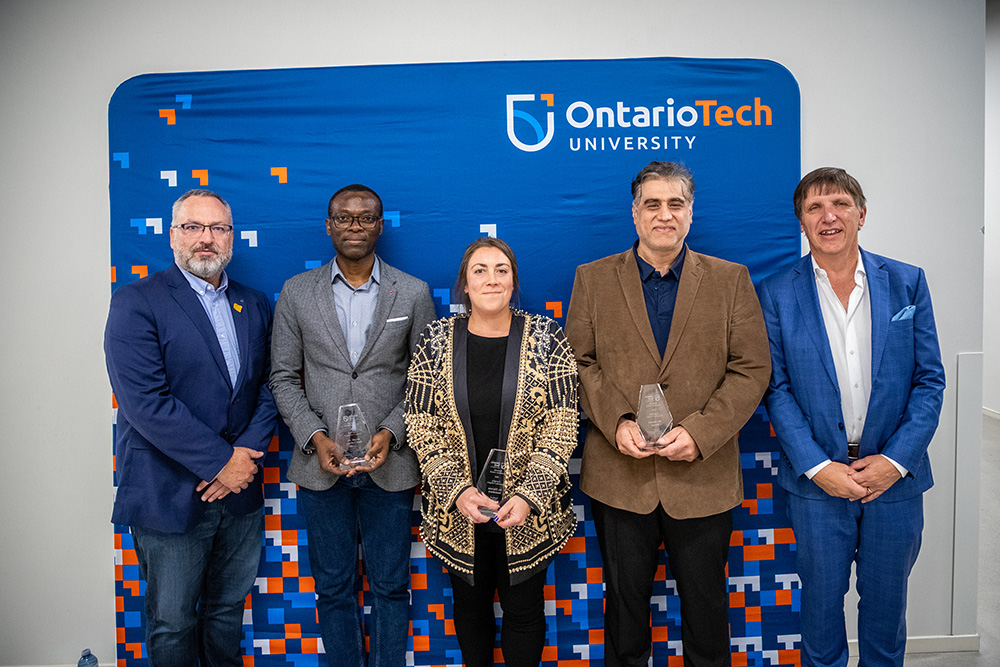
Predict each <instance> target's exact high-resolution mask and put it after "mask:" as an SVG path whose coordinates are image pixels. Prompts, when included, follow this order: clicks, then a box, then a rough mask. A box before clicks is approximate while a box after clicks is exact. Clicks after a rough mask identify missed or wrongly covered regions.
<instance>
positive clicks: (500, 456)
mask: <svg viewBox="0 0 1000 667" xmlns="http://www.w3.org/2000/svg"><path fill="white" fill-rule="evenodd" d="M506 470H507V450H506V449H491V450H490V455H489V456H487V457H486V465H484V466H483V472H482V473H481V474H480V475H479V481H478V482H477V483H476V488H477V489H479V491H480V493H482V494H483V495H484V496H488V497H489V498H490V500H495V501H496V502H498V503H500V504H501V505H502V504H503V503H502V502H501V500H502V498H503V479H504V473H505V472H506ZM479 513H480V514H482V515H483V516H493V515H495V514H496V512H495V511H494V510H491V509H490V508H489V507H480V508H479Z"/></svg>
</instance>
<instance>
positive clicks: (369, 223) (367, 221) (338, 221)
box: [330, 213, 382, 229]
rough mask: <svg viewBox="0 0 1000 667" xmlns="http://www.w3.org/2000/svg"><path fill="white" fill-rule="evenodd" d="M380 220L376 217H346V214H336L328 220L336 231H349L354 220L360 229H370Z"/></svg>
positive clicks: (367, 215) (368, 215)
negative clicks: (331, 221)
mask: <svg viewBox="0 0 1000 667" xmlns="http://www.w3.org/2000/svg"><path fill="white" fill-rule="evenodd" d="M381 219H382V218H380V217H379V216H377V215H370V214H366V215H347V214H346V213H338V214H337V215H335V216H333V217H332V218H330V220H333V226H334V227H336V228H337V229H350V228H351V227H352V226H353V225H354V221H355V220H357V221H358V224H359V225H361V228H362V229H372V228H373V227H375V225H377V224H378V223H379V221H380V220H381Z"/></svg>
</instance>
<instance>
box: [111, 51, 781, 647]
mask: <svg viewBox="0 0 1000 667" xmlns="http://www.w3.org/2000/svg"><path fill="white" fill-rule="evenodd" d="M109 137H110V145H109V158H110V163H109V166H110V195H111V261H112V267H111V282H112V288H113V289H114V288H116V287H118V286H120V285H122V284H125V283H128V282H131V281H133V280H137V279H139V278H141V277H142V276H145V275H146V274H147V273H150V272H154V271H158V270H161V269H163V268H166V267H167V266H168V265H169V264H170V262H171V261H172V253H171V250H170V247H169V241H168V238H167V231H166V230H167V228H168V227H169V225H170V207H171V204H172V203H173V201H174V200H175V199H176V198H177V197H178V196H180V195H181V194H182V193H184V192H185V191H187V190H188V189H190V188H193V187H206V188H209V189H212V190H215V191H216V192H218V193H219V194H220V195H222V196H223V197H224V198H226V199H227V200H228V201H229V203H230V204H231V205H232V209H233V218H234V224H235V227H236V236H235V240H234V256H233V262H232V264H231V265H230V267H229V269H228V271H229V273H230V275H232V276H233V278H235V279H237V280H239V281H241V282H244V283H247V284H249V285H251V286H253V287H257V288H258V289H261V290H263V291H264V292H265V293H267V294H270V295H274V297H275V298H277V294H278V291H279V290H280V289H281V286H282V284H283V282H284V281H285V280H286V279H287V278H289V277H290V276H292V275H294V274H296V273H300V272H302V271H304V270H306V269H309V268H313V267H315V266H318V265H320V264H321V263H324V262H326V261H328V260H329V259H330V257H331V256H332V255H333V247H332V245H331V243H330V239H329V237H328V236H327V235H326V232H325V227H324V222H323V221H324V218H325V217H326V210H327V202H328V201H329V198H330V196H331V195H332V194H333V192H334V191H335V190H337V189H338V188H340V187H341V186H343V185H347V184H349V183H363V184H365V185H368V186H369V187H371V188H373V189H374V190H375V191H377V192H378V193H379V194H380V195H381V197H382V199H383V202H384V205H385V220H386V222H385V229H384V232H383V234H382V237H381V240H380V241H379V247H378V252H379V254H380V255H381V256H382V257H384V258H385V260H386V261H387V262H389V263H390V264H392V265H394V266H396V267H398V268H400V269H402V270H404V271H406V272H408V273H411V274H413V275H415V276H418V277H419V278H422V279H424V280H426V281H427V282H428V284H429V285H430V286H431V290H432V295H433V296H434V299H435V304H436V306H437V311H438V315H440V316H443V315H447V314H449V313H451V312H454V311H455V310H456V308H457V306H455V305H453V296H452V293H451V287H452V285H453V284H454V281H455V277H456V271H457V268H458V263H459V260H460V258H461V254H462V251H463V250H464V248H465V246H466V245H468V244H469V243H470V242H471V241H472V240H473V239H475V238H476V237H477V236H480V235H491V236H499V237H501V238H503V239H504V240H506V241H507V242H509V243H510V244H511V246H512V247H513V249H514V251H515V253H516V254H517V258H518V264H519V270H520V278H521V288H522V289H521V299H520V303H521V306H522V307H523V308H525V309H526V310H528V311H532V312H539V313H546V314H548V315H550V316H552V317H555V318H556V319H557V320H558V321H559V322H560V323H564V321H565V320H564V315H565V309H566V306H567V305H568V302H569V296H570V290H571V287H572V283H573V275H574V272H575V269H576V266H577V265H579V264H582V263H585V262H589V261H591V260H594V259H597V258H599V257H603V256H605V255H609V254H612V253H615V252H620V251H622V250H625V249H626V248H628V247H629V246H630V245H631V244H632V243H633V241H634V240H635V238H636V235H635V228H634V226H633V224H632V220H631V210H630V205H631V195H630V193H629V184H630V182H631V180H632V178H633V177H634V176H635V174H636V173H637V172H638V171H639V169H641V168H642V167H643V166H644V165H645V164H647V163H648V162H649V161H650V160H675V161H681V162H683V163H684V164H686V165H687V166H688V167H689V168H690V169H691V170H692V171H693V173H694V176H695V181H696V186H697V187H696V192H695V204H694V222H693V224H692V227H691V232H690V235H689V236H688V243H689V245H690V246H691V247H692V248H693V249H695V250H697V251H699V252H705V253H708V254H712V255H717V256H719V257H723V258H725V259H729V260H732V261H736V262H740V263H742V264H746V265H747V266H748V267H749V268H750V273H751V276H752V277H753V279H754V282H755V283H757V282H758V281H759V280H760V279H761V278H763V277H765V276H766V275H769V274H770V273H772V272H774V271H776V270H778V269H780V268H783V267H784V266H787V265H788V264H789V263H790V262H791V261H793V260H795V259H797V258H798V256H799V233H798V223H797V222H796V220H795V217H794V214H793V212H792V207H791V193H792V191H793V189H794V187H795V185H796V183H797V182H798V179H799V93H798V86H797V84H796V82H795V80H794V78H793V77H792V76H791V74H789V72H788V71H787V70H785V69H784V68H783V67H781V66H780V65H778V64H776V63H773V62H769V61H762V60H699V59H677V58H652V59H641V60H638V59H630V60H590V61H539V62H490V63H457V64H431V65H386V66H363V67H337V68H318V69H297V70H264V71H233V72H199V73H179V74H150V75H143V76H139V77H135V78H133V79H130V80H128V81H126V82H125V83H123V84H122V85H121V86H120V87H119V88H118V90H117V91H116V92H115V94H114V96H113V98H112V100H111V103H110V106H109ZM291 446H292V442H291V439H290V437H289V436H288V433H287V431H286V430H285V429H284V427H281V428H280V429H279V431H278V434H277V437H276V438H275V440H274V442H273V445H272V448H271V451H270V452H269V454H268V456H267V458H266V462H265V468H264V473H263V474H264V481H265V487H264V488H265V502H266V515H267V516H266V528H265V546H264V550H263V553H262V559H261V566H260V573H259V576H258V579H257V583H256V584H255V586H254V590H253V593H252V595H251V596H250V598H248V602H247V611H246V614H245V631H246V632H245V644H244V648H245V652H246V655H247V657H246V658H245V664H248V665H319V664H323V656H322V655H321V652H322V651H323V646H322V642H321V641H320V640H319V639H318V638H319V632H318V626H317V623H316V612H315V596H314V593H313V585H312V579H311V577H310V576H309V562H308V553H307V549H306V548H305V545H306V544H307V535H306V532H305V525H304V520H303V518H302V517H301V515H300V514H299V512H298V510H297V504H296V488H295V486H294V485H292V484H289V483H287V481H286V480H285V477H284V474H285V467H286V466H287V462H288V460H289V458H290V457H291ZM741 446H742V449H743V468H744V482H745V486H746V496H747V500H746V501H745V502H744V503H743V506H742V507H741V508H737V511H736V516H735V521H736V530H735V531H734V534H733V541H732V552H731V558H730V565H729V576H730V601H731V607H732V610H731V614H730V633H731V636H732V644H733V652H734V664H738V665H778V664H781V665H786V664H798V650H797V647H798V613H797V612H798V580H797V577H796V576H795V574H794V562H793V555H794V539H793V537H792V535H791V531H790V529H788V527H787V523H786V519H785V516H784V509H783V498H782V496H781V492H780V489H779V488H778V486H777V485H776V484H774V483H773V481H774V476H775V475H776V474H777V469H776V465H777V462H778V455H777V443H776V441H775V440H774V438H773V436H772V435H771V434H770V428H769V425H768V424H767V421H766V415H765V414H764V413H763V411H762V410H758V413H757V414H756V415H754V417H753V418H752V419H751V421H750V423H749V424H748V425H747V426H746V428H744V430H743V432H742V434H741ZM577 456H579V452H577ZM578 468H579V459H578V458H574V460H573V461H572V471H573V472H574V481H575V472H576V471H577V470H578ZM574 506H575V509H576V511H577V516H578V517H579V525H578V529H577V532H576V537H574V538H573V539H572V540H571V541H570V543H569V545H567V548H566V549H564V551H563V552H562V553H561V554H560V555H559V556H558V557H557V558H556V561H555V564H554V566H553V567H551V568H550V569H549V586H548V587H547V589H546V596H547V599H548V601H549V602H548V604H547V610H546V613H547V616H548V640H547V648H546V649H545V654H544V660H545V661H544V663H543V664H546V665H585V664H601V663H602V662H603V660H602V658H603V654H602V634H603V631H602V627H603V584H602V575H601V569H600V565H601V562H600V554H599V551H598V549H597V543H596V538H595V537H594V530H593V523H592V519H591V516H590V508H589V505H588V503H587V501H586V498H585V497H584V496H582V494H579V493H578V492H575V493H574ZM413 522H414V526H416V525H417V522H418V516H417V512H414V515H413ZM115 558H116V566H117V583H116V597H117V620H118V635H117V636H118V658H119V664H124V665H144V664H145V651H144V648H143V644H142V640H143V621H142V617H141V613H140V610H141V609H142V593H143V587H144V584H143V583H142V582H141V580H140V578H139V575H138V566H137V565H136V561H135V554H134V551H133V550H132V544H131V538H130V536H129V533H128V529H127V528H126V527H121V526H119V527H118V529H117V530H116V544H115ZM664 565H665V567H664V568H663V569H662V572H661V573H660V575H658V581H657V584H656V586H657V587H656V591H655V593H654V600H653V607H652V619H653V621H652V622H653V625H654V639H655V644H654V650H653V655H654V659H655V660H656V661H657V664H660V663H661V661H662V662H663V664H669V665H675V664H678V665H679V664H681V658H680V645H679V644H680V642H679V639H680V625H679V614H678V604H679V603H678V599H677V597H676V591H675V590H674V587H673V582H672V580H671V579H670V575H669V568H668V567H666V561H665V559H664ZM411 582H412V590H413V593H412V602H411V635H412V644H411V652H410V653H408V656H407V659H408V664H410V665H444V664H460V663H461V657H460V654H459V652H458V644H457V642H456V641H455V636H454V628H453V626H452V624H451V622H450V618H451V592H450V589H449V583H448V578H447V576H446V575H444V574H443V573H442V568H441V565H440V563H438V562H437V561H435V560H434V559H433V558H430V557H429V556H428V555H427V554H426V552H425V551H424V549H423V545H422V544H421V543H420V542H419V538H418V537H417V536H416V531H414V545H413V559H412V561H411ZM364 595H365V591H364V590H361V591H359V596H360V598H361V599H362V601H363V598H364Z"/></svg>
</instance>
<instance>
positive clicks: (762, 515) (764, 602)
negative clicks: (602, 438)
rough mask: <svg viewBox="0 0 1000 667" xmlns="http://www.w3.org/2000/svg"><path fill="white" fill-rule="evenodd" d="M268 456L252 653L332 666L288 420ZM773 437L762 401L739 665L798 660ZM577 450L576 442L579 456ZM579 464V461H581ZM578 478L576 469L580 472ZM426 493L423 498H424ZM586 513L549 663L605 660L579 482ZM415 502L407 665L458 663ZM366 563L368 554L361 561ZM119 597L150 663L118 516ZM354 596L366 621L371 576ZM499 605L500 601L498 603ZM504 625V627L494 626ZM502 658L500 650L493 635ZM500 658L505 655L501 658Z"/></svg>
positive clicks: (751, 433)
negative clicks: (293, 478) (292, 467)
mask: <svg viewBox="0 0 1000 667" xmlns="http://www.w3.org/2000/svg"><path fill="white" fill-rule="evenodd" d="M279 432H280V434H281V437H280V438H275V440H274V441H273V443H272V447H271V449H270V451H268V453H267V455H266V457H265V459H264V467H263V475H264V497H265V507H264V511H265V518H264V546H263V549H262V551H261V562H260V569H259V572H258V574H257V580H256V583H255V584H254V587H253V590H252V591H251V593H250V595H249V596H248V598H247V603H246V610H245V612H244V626H243V627H244V639H243V650H244V654H245V657H244V664H245V665H248V666H249V665H257V666H260V667H270V666H278V665H282V666H284V665H294V666H296V667H302V666H315V667H319V666H320V665H325V664H326V663H325V655H324V647H323V642H322V640H321V638H320V634H319V626H318V624H317V619H316V604H315V593H314V586H313V580H312V577H311V576H310V573H309V572H310V570H309V554H308V549H307V544H308V536H307V534H306V529H305V519H304V517H303V515H302V514H301V513H300V512H299V511H298V506H297V499H296V490H297V487H296V486H295V485H294V484H290V483H289V482H287V481H286V480H285V469H286V467H287V466H288V462H289V461H290V459H291V448H292V445H293V443H292V441H291V438H290V436H289V435H288V432H287V431H286V430H285V429H284V427H282V428H281V429H280V431H279ZM776 447H777V441H776V440H775V438H774V437H773V435H772V433H771V430H770V424H769V423H768V422H767V420H766V415H765V413H764V411H763V409H762V408H760V409H758V411H757V413H756V414H754V416H753V417H752V418H751V419H750V422H749V423H748V424H747V425H746V426H745V427H744V428H743V430H742V431H741V433H740V448H741V451H742V455H741V456H742V467H743V481H744V486H745V495H746V500H744V502H743V504H742V506H741V507H738V508H736V510H734V517H733V523H734V530H733V535H732V540H731V543H730V553H729V603H730V612H729V631H730V636H731V645H732V651H733V664H734V665H746V666H752V667H763V666H765V665H768V666H769V665H798V664H799V650H798V646H799V620H798V612H799V580H798V577H797V576H796V575H795V568H794V565H795V563H794V555H795V539H794V536H793V535H792V531H791V528H789V527H788V523H787V519H786V518H785V513H784V497H783V493H782V491H781V489H780V487H778V485H777V483H776V476H777V465H778V454H777V451H776ZM579 454H580V448H578V450H577V452H576V457H578V456H579ZM572 469H576V470H578V469H579V466H578V465H573V466H572ZM573 481H574V485H575V483H576V476H574V477H573ZM417 500H418V501H419V499H417ZM573 504H574V509H575V510H576V513H577V516H578V517H579V518H580V521H579V523H578V526H577V531H576V534H575V535H574V537H572V538H571V539H570V541H569V542H568V543H567V545H566V547H565V548H564V549H563V550H562V551H561V552H560V553H559V555H558V556H556V558H555V559H554V561H553V563H552V565H551V566H550V567H549V571H548V577H547V582H546V587H545V599H546V604H545V614H546V621H547V634H546V645H545V649H544V652H543V660H542V664H543V665H545V666H546V667H555V666H557V665H558V666H569V665H573V666H580V665H589V664H594V665H597V664H603V614H604V595H603V589H604V584H603V576H602V570H601V555H600V551H599V549H598V546H597V537H596V535H595V532H594V522H593V518H592V516H591V514H590V504H589V502H588V500H587V498H586V496H584V495H583V494H581V493H580V492H579V490H576V489H574V494H573ZM419 521H420V512H419V509H418V504H417V503H414V511H413V513H412V525H413V548H412V557H411V559H410V587H411V591H412V592H411V602H410V643H409V646H408V652H407V655H406V664H407V665H413V666H418V665H421V666H422V665H426V666H430V665H459V664H461V653H460V652H459V649H458V642H457V640H456V638H455V626H454V623H453V622H452V620H451V617H452V609H451V606H452V598H451V590H450V583H449V579H448V576H447V574H446V573H445V572H444V569H443V568H442V566H441V563H440V562H439V561H437V560H436V559H434V558H433V557H430V556H429V555H428V554H427V553H426V551H425V549H424V548H423V545H422V544H421V542H420V538H419V535H418V534H417V529H416V527H417V525H418V524H419ZM359 566H360V567H362V570H363V563H361V564H360V565H359ZM115 580H116V581H115V603H116V615H115V617H116V620H117V645H118V664H119V666H120V667H125V666H127V667H133V666H134V667H140V666H144V665H146V662H147V661H146V659H145V655H146V654H145V648H144V643H143V638H144V631H145V626H144V620H143V615H142V596H143V593H144V589H145V582H143V581H142V580H141V579H140V577H139V567H138V565H137V562H136V556H135V550H134V548H133V545H132V538H131V535H130V534H129V532H128V529H127V528H125V527H123V526H116V532H115ZM361 582H362V583H361V588H360V590H359V591H358V601H359V604H360V605H362V607H363V619H364V622H365V623H367V622H369V612H370V608H369V607H367V606H365V595H366V582H365V580H364V577H362V578H361ZM651 609H652V625H653V658H654V661H655V664H658V665H659V664H662V665H668V666H669V667H680V666H681V665H682V662H683V661H682V658H681V642H680V601H679V599H678V597H677V594H676V587H675V585H674V582H673V580H672V579H671V578H670V569H669V564H668V563H667V559H666V557H665V556H663V557H662V560H661V567H660V568H659V569H658V570H657V574H656V581H655V584H654V592H653V598H652V601H651ZM497 611H498V615H499V605H497ZM498 629H499V626H498ZM496 650H497V660H498V663H500V660H501V658H502V654H501V653H500V649H499V634H498V635H497V649H496ZM501 664H502V663H501Z"/></svg>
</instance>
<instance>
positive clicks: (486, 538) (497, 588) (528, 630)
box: [449, 527, 548, 667]
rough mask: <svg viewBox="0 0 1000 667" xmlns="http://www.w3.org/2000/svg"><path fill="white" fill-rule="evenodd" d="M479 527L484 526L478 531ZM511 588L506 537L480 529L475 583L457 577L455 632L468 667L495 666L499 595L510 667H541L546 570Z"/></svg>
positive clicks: (502, 639)
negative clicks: (495, 602)
mask: <svg viewBox="0 0 1000 667" xmlns="http://www.w3.org/2000/svg"><path fill="white" fill-rule="evenodd" d="M477 528H478V527H477ZM547 569H548V568H547V567H546V568H543V569H542V570H541V571H540V572H537V573H535V574H534V575H532V576H531V577H530V578H529V579H527V580H526V581H523V582H521V583H519V584H516V585H514V586H511V585H510V578H509V576H508V573H507V548H506V544H505V538H504V534H503V533H499V532H487V531H485V530H476V553H475V566H474V567H473V571H474V573H475V574H474V578H475V585H473V586H470V585H469V584H468V583H466V582H465V581H464V580H462V579H459V578H458V577H456V576H455V575H454V574H451V573H449V575H450V577H451V587H452V590H453V591H454V596H455V634H456V635H457V636H458V646H459V648H461V649H462V659H463V660H464V661H465V664H466V667H491V666H492V665H493V664H494V663H493V644H494V638H495V636H496V617H495V616H494V613H493V598H494V593H499V597H500V608H501V609H503V623H502V625H501V629H500V648H501V649H503V658H504V664H505V665H506V666H507V667H538V664H539V663H540V662H541V660H542V648H543V647H544V646H545V597H544V590H545V571H546V570H547Z"/></svg>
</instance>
